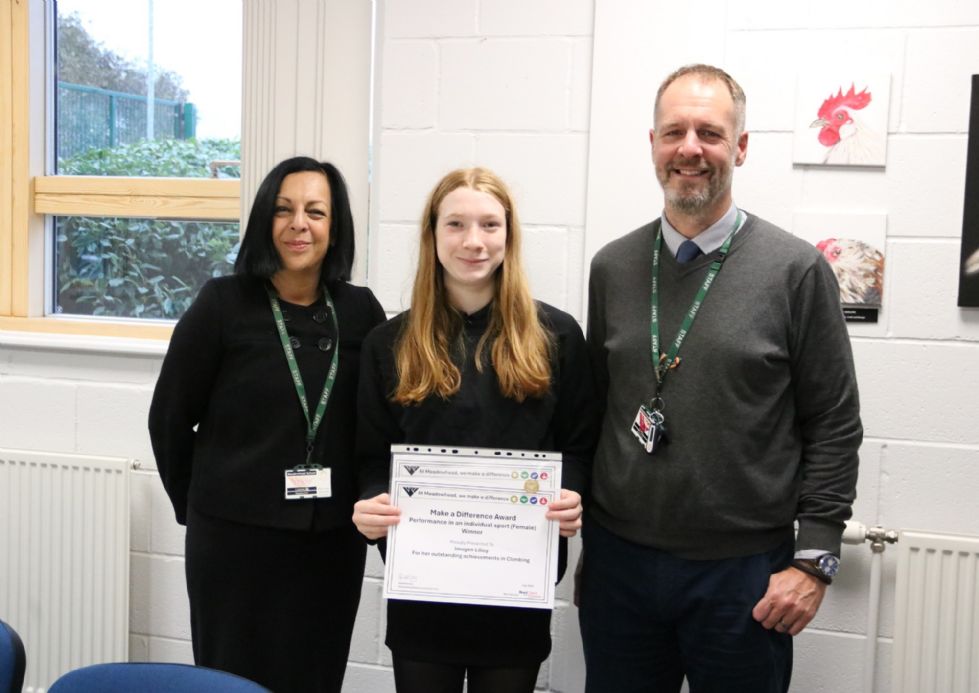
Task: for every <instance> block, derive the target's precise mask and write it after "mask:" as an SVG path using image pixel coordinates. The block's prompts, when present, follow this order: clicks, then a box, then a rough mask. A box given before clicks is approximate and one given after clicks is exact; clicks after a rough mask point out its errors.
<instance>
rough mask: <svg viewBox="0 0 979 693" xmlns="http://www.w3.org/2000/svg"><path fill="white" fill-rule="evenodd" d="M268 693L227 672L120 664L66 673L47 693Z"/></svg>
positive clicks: (168, 665)
mask: <svg viewBox="0 0 979 693" xmlns="http://www.w3.org/2000/svg"><path fill="white" fill-rule="evenodd" d="M132 691H139V693H270V691H269V690H268V689H267V688H263V687H262V686H260V685H258V684H257V683H255V682H253V681H249V680H248V679H245V678H242V677H241V676H236V675H235V674H229V673H228V672H226V671H218V670H216V669H207V668H205V667H195V666H190V665H189V664H163V663H158V662H119V663H113V664H93V665H92V666H88V667H82V668H81V669H75V670H74V671H69V672H68V673H67V674H64V675H62V676H61V677H60V678H59V679H58V680H57V681H55V682H54V685H52V686H51V687H50V688H49V689H48V693H132Z"/></svg>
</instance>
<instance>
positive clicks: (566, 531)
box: [547, 488, 581, 537]
mask: <svg viewBox="0 0 979 693" xmlns="http://www.w3.org/2000/svg"><path fill="white" fill-rule="evenodd" d="M547 519H548V520H558V521H559V522H560V523H561V536H562V537H573V536H574V535H575V534H577V533H578V530H579V529H581V494H579V493H578V492H577V491H569V490H568V489H566V488H562V489H561V498H560V499H559V500H556V501H554V502H553V503H551V505H550V510H548V511H547Z"/></svg>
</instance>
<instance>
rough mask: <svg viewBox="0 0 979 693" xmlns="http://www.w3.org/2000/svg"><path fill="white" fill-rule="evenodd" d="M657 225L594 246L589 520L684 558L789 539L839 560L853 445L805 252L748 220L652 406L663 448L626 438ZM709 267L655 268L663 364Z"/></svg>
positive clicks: (818, 288)
mask: <svg viewBox="0 0 979 693" xmlns="http://www.w3.org/2000/svg"><path fill="white" fill-rule="evenodd" d="M658 227H659V220H657V221H654V222H652V223H650V224H647V225H646V226H643V227H641V228H639V229H637V230H635V231H633V232H631V233H629V234H627V235H626V236H623V237H621V238H619V239H617V240H615V241H613V242H611V243H609V244H608V245H607V246H605V247H604V248H603V249H602V250H601V251H599V253H598V254H597V255H596V256H595V258H594V260H593V262H592V267H591V279H590V284H589V302H588V341H589V346H590V347H591V351H592V354H593V357H594V361H595V373H596V379H597V382H598V386H599V391H600V393H604V394H605V410H604V417H603V422H602V434H601V440H600V442H599V446H598V451H597V453H596V456H595V463H594V464H595V466H594V479H593V483H592V498H591V502H590V508H589V510H590V517H591V518H592V519H593V520H594V521H597V522H598V523H599V524H601V525H602V526H604V527H605V528H607V529H608V530H610V531H612V532H614V533H615V534H617V535H619V536H621V537H623V538H625V539H627V540H630V541H633V542H636V543H639V544H643V545H647V546H652V547H656V548H658V549H662V550H665V551H668V552H670V553H673V554H676V555H678V556H681V557H684V558H691V559H707V558H726V557H731V556H742V555H749V554H752V553H759V552H762V551H767V550H769V549H772V548H774V547H775V546H777V545H778V544H780V543H781V542H783V541H785V540H786V539H788V538H790V537H791V536H792V531H793V522H794V521H798V526H799V532H798V537H797V539H796V549H797V550H802V549H825V550H828V551H833V552H837V553H838V552H839V547H840V536H841V533H842V529H843V522H844V521H845V520H847V519H848V518H849V517H850V506H851V504H852V502H853V499H854V495H855V486H856V479H857V450H858V448H859V446H860V442H861V440H862V437H863V429H862V427H861V424H860V414H859V402H858V397H857V383H856V376H855V374H854V368H853V357H852V353H851V350H850V342H849V336H848V334H847V330H846V325H845V324H844V321H843V317H842V313H841V311H840V304H839V287H838V284H837V281H836V278H835V277H834V275H833V272H832V270H831V269H830V268H829V266H828V265H827V264H826V262H825V260H823V258H822V256H821V255H820V254H819V252H818V251H817V250H816V249H815V248H814V247H812V246H811V245H809V244H807V243H805V242H804V241H801V240H799V239H797V238H795V237H793V236H791V235H790V234H788V233H786V232H785V231H782V230H781V229H779V228H777V227H775V226H773V225H772V224H769V223H768V222H766V221H764V220H762V219H759V218H758V217H755V216H752V215H749V216H748V220H747V222H746V223H745V225H744V226H743V227H742V229H741V230H740V231H739V232H738V233H737V235H736V236H735V238H734V242H733V243H732V245H731V250H730V253H729V254H728V256H727V260H726V262H725V263H724V265H723V268H722V270H721V272H720V273H719V274H718V275H717V277H716V279H715V281H714V284H713V286H712V287H711V289H710V293H709V294H708V295H707V298H706V301H705V302H704V304H703V306H702V307H701V309H700V313H699V314H698V315H697V318H696V321H695V322H694V324H693V326H692V328H691V330H690V332H689V333H688V335H687V337H686V340H685V341H684V342H683V345H682V347H681V349H680V357H681V360H682V361H681V364H680V366H679V367H678V368H676V369H674V370H673V371H671V372H670V373H669V375H668V376H667V378H666V382H665V384H664V386H663V390H662V392H661V396H662V398H663V400H664V402H665V409H664V413H665V415H666V422H667V425H668V429H669V432H670V437H671V443H670V444H669V445H668V446H666V447H662V448H660V449H659V450H658V451H657V453H656V454H655V455H648V454H646V452H645V451H644V450H643V449H642V447H641V446H640V444H639V442H638V441H637V440H636V439H635V437H634V436H633V435H632V433H631V432H630V426H631V424H632V421H633V419H634V418H635V415H636V411H637V410H638V408H639V405H640V404H641V403H643V402H648V401H649V399H650V397H651V396H652V395H653V394H655V393H656V379H655V376H654V372H653V366H652V361H651V358H650V336H649V327H650V324H649V323H650V321H649V315H650V280H651V267H652V248H653V241H654V238H655V234H656V230H657V229H658ZM716 257H717V254H716V253H714V254H712V255H708V256H706V257H702V258H700V259H699V260H695V261H693V262H690V263H688V264H687V265H684V266H682V267H681V266H679V265H678V264H677V262H676V261H675V260H674V258H673V256H672V255H671V254H670V252H669V251H667V250H666V248H665V244H664V248H663V252H662V253H661V258H660V277H659V296H660V298H659V311H660V313H659V315H660V318H659V320H660V342H661V345H663V347H662V348H663V349H664V350H665V347H666V345H669V343H670V342H672V340H673V338H674V337H675V335H676V333H677V330H678V328H679V325H680V322H681V320H682V318H683V315H684V313H685V312H686V311H687V309H688V308H689V307H690V304H691V302H692V301H693V298H694V296H695V294H696V293H697V290H698V289H699V288H700V286H701V284H702V283H703V280H704V276H705V273H706V271H707V267H708V265H709V264H710V262H711V260H712V259H714V258H716Z"/></svg>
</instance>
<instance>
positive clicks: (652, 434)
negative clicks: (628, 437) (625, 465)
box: [632, 397, 670, 455]
mask: <svg viewBox="0 0 979 693" xmlns="http://www.w3.org/2000/svg"><path fill="white" fill-rule="evenodd" d="M632 435H634V436H635V437H636V438H637V439H638V440H639V442H640V444H642V446H643V449H645V450H646V452H647V453H649V454H650V455H653V454H655V453H656V450H657V449H658V448H660V447H661V446H663V445H667V444H668V443H669V442H670V437H669V434H668V433H667V432H666V419H665V418H664V416H663V400H662V399H661V398H660V397H654V398H653V399H652V401H650V403H649V406H646V405H645V404H642V405H640V406H639V411H638V412H637V413H636V419H635V421H633V422H632Z"/></svg>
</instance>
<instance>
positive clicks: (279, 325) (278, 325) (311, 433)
mask: <svg viewBox="0 0 979 693" xmlns="http://www.w3.org/2000/svg"><path fill="white" fill-rule="evenodd" d="M265 290H266V291H267V292H268V295H269V303H270V304H272V315H273V316H275V329H276V330H278V331H279V340H280V341H281V342H282V350H283V351H284V352H285V354H286V361H287V362H288V363H289V372H290V373H292V383H293V385H295V386H296V394H297V395H299V403H300V404H301V405H302V407H303V416H305V417H306V464H305V465H301V466H305V467H314V468H319V467H320V465H318V464H310V463H309V461H310V459H311V458H312V456H313V444H314V442H315V440H316V432H317V431H318V430H319V428H320V424H321V423H322V422H323V414H325V413H326V403H327V401H329V399H330V393H331V392H332V391H333V384H334V383H335V382H336V379H337V369H338V367H339V365H340V325H339V323H337V312H336V309H335V308H334V307H333V299H332V298H330V292H329V291H327V290H326V287H325V286H324V287H323V296H324V297H325V298H326V308H327V310H328V311H329V312H330V316H331V317H332V318H333V328H334V330H336V339H335V341H334V347H333V360H332V361H331V362H330V372H329V373H328V374H327V376H326V383H324V385H323V394H322V395H320V401H319V404H317V405H316V412H315V413H314V414H313V420H312V421H310V420H309V404H308V403H307V402H306V386H305V385H303V377H302V375H301V374H300V373H299V364H297V363H296V355H295V353H293V351H292V344H291V343H290V342H289V333H288V332H286V321H285V318H283V317H282V308H280V307H279V299H278V297H277V296H276V295H275V291H274V290H273V289H272V287H270V286H268V285H266V287H265Z"/></svg>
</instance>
